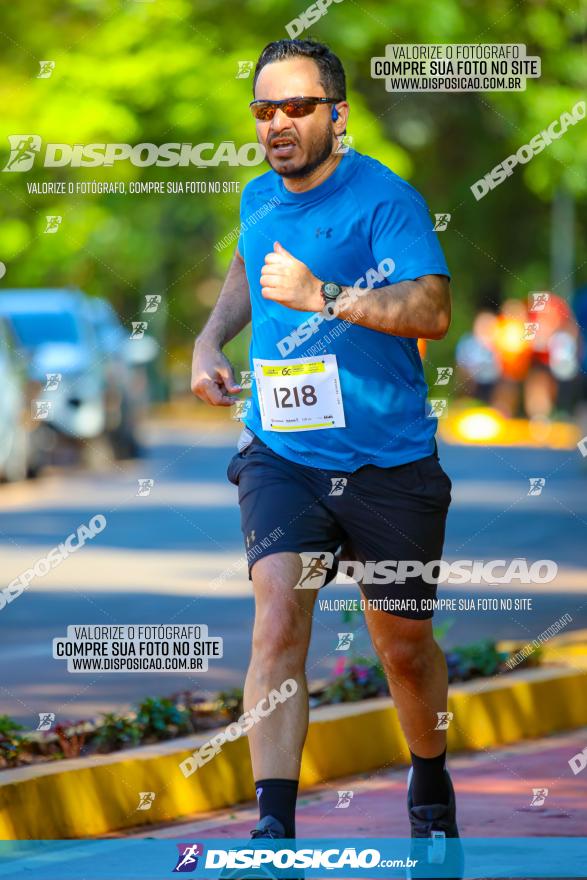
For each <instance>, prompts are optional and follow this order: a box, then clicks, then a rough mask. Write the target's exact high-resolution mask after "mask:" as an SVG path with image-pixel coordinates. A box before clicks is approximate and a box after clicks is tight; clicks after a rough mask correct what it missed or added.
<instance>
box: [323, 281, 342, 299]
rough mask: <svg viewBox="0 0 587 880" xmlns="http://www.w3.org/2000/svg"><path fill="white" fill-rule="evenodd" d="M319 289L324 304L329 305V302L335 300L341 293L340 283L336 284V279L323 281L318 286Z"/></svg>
mask: <svg viewBox="0 0 587 880" xmlns="http://www.w3.org/2000/svg"><path fill="white" fill-rule="evenodd" d="M320 291H321V293H322V299H323V300H324V304H325V305H329V303H333V302H336V300H337V299H338V297H339V296H340V295H341V293H342V287H341V286H340V284H337V283H336V281H325V282H324V284H323V285H322V287H321V288H320Z"/></svg>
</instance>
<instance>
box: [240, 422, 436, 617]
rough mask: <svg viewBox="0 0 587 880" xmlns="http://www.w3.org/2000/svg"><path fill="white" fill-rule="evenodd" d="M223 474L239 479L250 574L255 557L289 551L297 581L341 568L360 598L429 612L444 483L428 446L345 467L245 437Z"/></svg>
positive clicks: (313, 580)
mask: <svg viewBox="0 0 587 880" xmlns="http://www.w3.org/2000/svg"><path fill="white" fill-rule="evenodd" d="M227 477H228V479H229V480H230V482H231V483H234V484H235V485H237V486H238V494H239V504H240V510H241V527H242V531H243V536H244V539H245V546H246V552H247V561H248V567H249V577H250V576H251V571H252V568H253V566H254V565H255V563H256V562H257V561H258V560H259V559H262V558H263V557H264V556H269V555H271V554H273V553H281V552H287V551H290V552H295V553H298V554H301V556H302V565H303V570H302V576H301V577H300V581H299V582H298V585H297V586H298V588H308V589H315V588H319V587H321V586H323V585H325V584H327V583H328V582H329V581H331V580H332V579H333V578H334V577H335V576H336V572H337V570H338V568H341V569H342V570H343V571H345V572H346V573H347V574H349V575H350V576H351V577H353V578H354V579H356V580H357V581H358V582H359V583H360V585H361V590H362V592H363V596H364V598H365V599H366V600H368V602H369V607H372V608H377V609H379V610H382V611H388V612H389V613H392V614H396V615H397V616H399V617H406V618H411V619H416V620H423V619H427V618H430V617H432V615H433V609H432V604H433V603H432V601H431V600H434V598H435V597H436V589H437V584H436V578H437V577H438V567H437V565H436V566H435V563H437V562H438V561H440V559H441V557H442V548H443V544H444V530H445V522H446V515H447V511H448V508H449V505H450V501H451V494H450V493H451V487H452V484H451V481H450V479H449V478H448V476H447V475H446V474H445V472H444V471H443V469H442V467H441V466H440V462H439V460H438V454H437V452H435V453H434V454H432V455H429V456H427V457H426V458H421V459H418V460H417V461H412V462H409V463H408V464H402V465H398V466H396V467H388V468H381V467H376V466H375V465H364V466H363V467H361V468H359V469H358V470H356V471H353V472H350V473H349V472H344V471H330V470H321V469H319V468H313V467H308V466H306V465H301V464H297V463H296V462H292V461H289V460H287V459H285V458H283V457H282V456H280V455H277V453H275V452H273V450H271V449H270V448H269V447H268V446H266V445H265V444H264V443H263V442H262V441H261V440H260V439H259V438H258V437H256V436H253V439H252V442H250V444H249V445H248V446H246V447H245V448H244V449H243V450H242V451H241V452H237V453H236V454H235V455H234V456H233V457H232V459H231V460H230V462H229V465H228V469H227ZM353 563H354V564H353Z"/></svg>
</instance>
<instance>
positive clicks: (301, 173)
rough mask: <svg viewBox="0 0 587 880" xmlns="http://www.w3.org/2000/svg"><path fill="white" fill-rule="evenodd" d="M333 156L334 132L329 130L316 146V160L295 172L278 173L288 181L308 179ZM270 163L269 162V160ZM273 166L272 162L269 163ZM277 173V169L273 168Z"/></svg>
mask: <svg viewBox="0 0 587 880" xmlns="http://www.w3.org/2000/svg"><path fill="white" fill-rule="evenodd" d="M331 154H332V132H331V131H330V130H327V131H326V132H325V133H324V138H323V139H322V140H321V141H319V142H318V144H317V146H316V152H315V154H314V158H313V159H311V160H310V161H309V162H308V163H307V164H306V165H303V166H302V167H301V168H296V169H295V170H294V171H277V174H279V176H280V177H286V178H288V179H290V180H291V179H295V180H300V179H301V178H304V177H308V175H310V174H311V173H312V171H315V170H316V168H318V167H319V166H320V165H322V164H323V163H324V162H326V160H327V159H328V158H329V157H330V156H331ZM267 161H269V160H267ZM269 164H270V165H271V162H269ZM271 167H272V168H273V166H272V165H271ZM273 170H274V171H276V169H275V168H273Z"/></svg>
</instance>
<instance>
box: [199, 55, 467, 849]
mask: <svg viewBox="0 0 587 880" xmlns="http://www.w3.org/2000/svg"><path fill="white" fill-rule="evenodd" d="M253 91H254V101H253V102H252V104H251V110H252V113H253V116H254V117H255V119H256V127H257V137H258V140H259V142H260V143H261V144H262V145H263V146H264V147H265V149H266V153H267V161H268V163H269V165H270V166H271V170H269V171H268V172H267V173H265V174H262V175H261V176H260V177H257V178H256V179H254V180H252V181H251V182H250V183H249V184H248V185H247V186H246V188H245V190H244V192H243V195H242V200H241V229H242V232H241V236H240V239H239V242H238V247H237V250H236V253H235V255H234V258H233V260H232V263H231V265H230V268H229V271H228V274H227V277H226V280H225V283H224V286H223V288H222V290H221V292H220V296H219V298H218V302H217V303H216V306H215V308H214V310H213V312H212V314H211V316H210V318H209V320H208V323H207V324H206V326H205V328H204V330H203V331H202V333H201V334H200V336H199V337H198V339H197V340H196V345H195V350H194V362H193V375H192V390H193V392H194V393H195V394H196V395H197V396H198V397H199V398H201V399H202V400H204V401H206V402H207V403H210V404H212V405H214V406H231V405H232V404H233V403H234V402H235V399H236V398H235V397H234V396H233V395H235V394H237V393H238V392H239V391H240V387H239V385H238V384H237V383H236V381H235V378H234V375H233V371H232V368H231V366H230V363H229V362H228V360H227V359H226V357H225V356H224V355H223V353H222V349H223V347H224V345H225V344H226V343H227V342H228V341H229V340H231V339H232V338H233V337H235V336H236V335H237V334H238V333H239V332H240V331H241V330H242V329H243V327H245V326H246V325H247V324H248V323H249V321H252V343H251V352H250V355H251V370H254V372H255V382H254V385H253V389H252V399H251V403H252V405H251V408H250V411H249V412H248V414H247V416H246V418H245V419H244V421H245V425H246V427H245V429H244V430H243V433H242V434H241V438H240V440H239V451H238V452H237V453H236V454H235V455H234V456H233V458H232V460H231V461H230V464H229V467H228V478H229V480H230V481H231V482H233V483H235V484H237V485H238V489H239V503H240V507H241V517H242V530H243V534H244V536H245V540H246V542H247V547H249V545H250V544H251V538H252V537H254V536H256V543H255V546H254V548H253V551H251V550H249V551H248V554H247V555H248V560H249V576H250V578H251V579H252V582H253V590H254V595H255V626H254V632H253V644H252V656H251V662H250V666H249V670H248V673H247V678H246V683H245V690H244V706H245V709H250V708H252V707H253V706H255V705H256V704H257V703H258V701H259V700H262V699H263V698H264V697H265V696H266V695H267V693H268V692H269V691H270V690H271V689H272V688H279V686H280V685H281V683H282V682H283V681H285V680H286V679H288V678H295V679H296V681H297V682H298V685H299V686H298V689H297V692H296V694H295V696H293V697H291V698H290V699H289V700H287V701H286V702H285V703H283V705H281V706H280V707H279V708H278V710H277V711H275V712H273V713H271V714H270V715H268V716H267V717H265V718H264V719H263V720H262V721H261V722H260V723H258V724H256V725H255V726H254V727H252V728H251V730H250V731H249V734H248V736H249V743H250V750H251V759H252V765H253V772H254V778H255V787H256V791H257V797H258V801H259V810H260V821H259V823H258V825H257V827H256V828H255V830H254V831H253V832H252V835H253V837H272V838H281V837H286V838H293V837H294V836H295V805H296V796H297V790H298V777H299V771H300V761H301V754H302V747H303V744H304V740H305V737H306V732H307V726H308V692H307V686H306V679H305V661H306V655H307V651H308V645H309V640H310V631H311V623H312V612H313V607H314V602H315V599H316V595H317V590H316V589H311V588H310V589H308V586H310V587H311V586H312V584H311V583H309V584H302V583H301V579H302V577H303V575H302V572H303V563H304V562H305V563H306V567H305V570H306V572H309V571H313V570H314V569H313V568H312V566H311V565H310V567H309V568H308V560H309V559H310V558H313V559H315V560H316V559H317V560H319V561H320V562H321V563H322V562H323V561H324V560H333V562H335V560H336V553H337V551H338V550H339V549H340V548H341V547H343V548H344V554H345V557H346V558H350V559H352V560H357V561H360V562H363V563H365V562H367V561H371V562H382V561H384V560H394V561H409V562H410V563H411V564H413V566H414V569H413V574H412V576H409V575H408V576H407V577H406V578H405V579H404V582H403V583H400V582H399V580H401V579H400V578H398V582H396V583H387V584H385V585H384V586H382V585H381V584H379V585H378V584H377V583H368V580H369V578H365V579H364V581H363V582H362V583H361V589H362V591H363V593H364V596H365V598H366V599H367V600H379V599H382V598H388V599H389V600H392V601H393V602H394V603H395V606H396V607H397V608H398V609H399V610H394V611H393V613H389V612H386V611H382V610H378V609H377V608H376V607H371V608H368V609H367V610H366V611H365V619H366V623H367V626H368V628H369V632H370V635H371V638H372V641H373V645H374V647H375V650H376V651H377V654H378V656H379V658H380V660H381V663H382V665H383V667H384V669H385V673H386V675H387V679H388V681H389V687H390V691H391V694H392V696H393V700H394V703H395V706H396V707H397V712H398V715H399V719H400V722H401V725H402V730H403V732H404V735H405V737H406V740H407V742H408V744H409V747H410V751H411V754H412V770H411V771H410V777H409V789H408V809H409V817H410V822H411V827H412V836H413V837H420V838H422V837H423V838H430V837H434V838H435V839H438V837H442V836H446V837H458V831H457V825H456V814H455V799H454V791H453V787H452V784H451V780H450V777H449V774H448V772H447V770H446V769H445V756H446V731H445V730H444V729H438V728H439V727H442V726H441V725H439V723H438V722H439V718H441V717H444V713H446V710H447V670H446V664H445V660H444V655H443V653H442V651H441V650H440V648H439V647H438V645H437V644H436V642H435V641H434V639H433V637H432V623H431V618H432V611H431V610H430V605H431V603H430V602H428V607H420V606H421V603H422V600H423V599H427V600H430V599H432V598H434V596H435V595H436V584H435V583H433V582H432V583H431V582H430V580H431V579H430V578H424V577H423V576H422V573H421V572H422V566H423V565H425V564H426V563H429V562H432V561H434V560H440V558H441V554H442V548H443V542H444V528H445V520H446V514H447V510H448V507H449V504H450V490H451V482H450V480H449V478H448V477H447V476H446V474H445V473H444V471H443V470H442V468H441V466H440V464H439V461H438V456H437V453H436V442H435V439H434V435H435V431H436V419H435V418H430V417H429V415H430V414H429V411H427V406H426V394H427V386H426V383H425V381H424V375H423V370H422V363H421V359H420V355H419V352H418V348H417V338H418V337H422V338H426V339H441V338H442V337H443V336H444V335H445V334H446V332H447V330H448V327H449V324H450V295H449V272H448V269H447V266H446V263H445V260H444V257H443V254H442V251H441V248H440V246H439V244H438V241H437V238H436V235H435V233H434V232H433V229H432V224H431V221H430V217H429V215H428V211H427V208H426V205H425V202H424V200H423V199H422V197H421V196H420V195H419V194H418V193H417V192H416V191H415V190H414V189H413V188H412V187H411V186H410V185H409V184H408V183H406V182H405V181H403V180H402V179H401V178H399V177H398V176H397V175H395V174H394V173H393V172H391V171H390V170H388V169H387V168H386V167H385V166H383V165H382V164H380V163H379V162H377V161H376V160H374V159H371V158H369V157H367V156H364V155H361V154H360V153H358V152H355V151H354V150H346V148H343V149H342V150H341V149H340V144H341V143H342V137H343V135H344V133H345V131H346V125H347V118H348V115H349V105H348V103H347V101H346V85H345V75H344V71H343V68H342V65H341V62H340V60H339V59H338V58H337V57H336V56H335V55H334V54H333V53H332V52H331V51H330V50H329V49H328V47H326V46H324V45H321V44H319V43H315V42H311V41H306V40H279V41H277V42H273V43H270V44H269V45H268V46H266V48H265V49H264V50H263V52H262V54H261V56H260V58H259V61H258V62H257V66H256V70H255V75H254V82H253ZM278 527H279V528H278ZM276 533H277V534H278V537H277V539H274V537H273V538H272V539H271V540H266V541H264V542H262V543H259V542H261V541H262V539H263V537H266V536H269V535H270V534H273V536H275V534H276ZM408 568H409V566H408ZM330 569H331V570H330V571H329V577H330V579H332V578H333V577H334V576H335V573H336V570H335V569H336V566H335V564H332V565H331V566H330ZM418 572H420V574H418ZM323 580H324V578H321V579H320V583H319V584H317V586H321V584H322V582H323ZM371 580H373V579H371ZM296 586H297V587H298V589H296ZM300 586H301V587H302V588H301V589H300V588H299V587H300ZM367 604H369V603H367ZM372 604H373V605H375V604H376V603H374V602H373V603H372ZM424 604H426V603H424ZM444 726H446V725H444Z"/></svg>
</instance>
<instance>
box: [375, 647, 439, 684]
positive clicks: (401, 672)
mask: <svg viewBox="0 0 587 880" xmlns="http://www.w3.org/2000/svg"><path fill="white" fill-rule="evenodd" d="M377 648H378V654H379V658H380V660H381V663H382V665H383V668H384V670H385V672H386V674H387V675H388V676H389V677H390V678H392V679H393V678H397V679H401V680H402V681H406V680H407V681H413V682H419V681H422V679H424V678H426V676H427V675H428V674H429V671H430V664H431V662H433V659H434V655H435V652H436V645H435V643H434V642H433V641H432V640H431V639H418V640H405V641H397V642H395V641H394V642H390V643H389V644H385V645H381V644H380V645H378V646H377Z"/></svg>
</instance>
